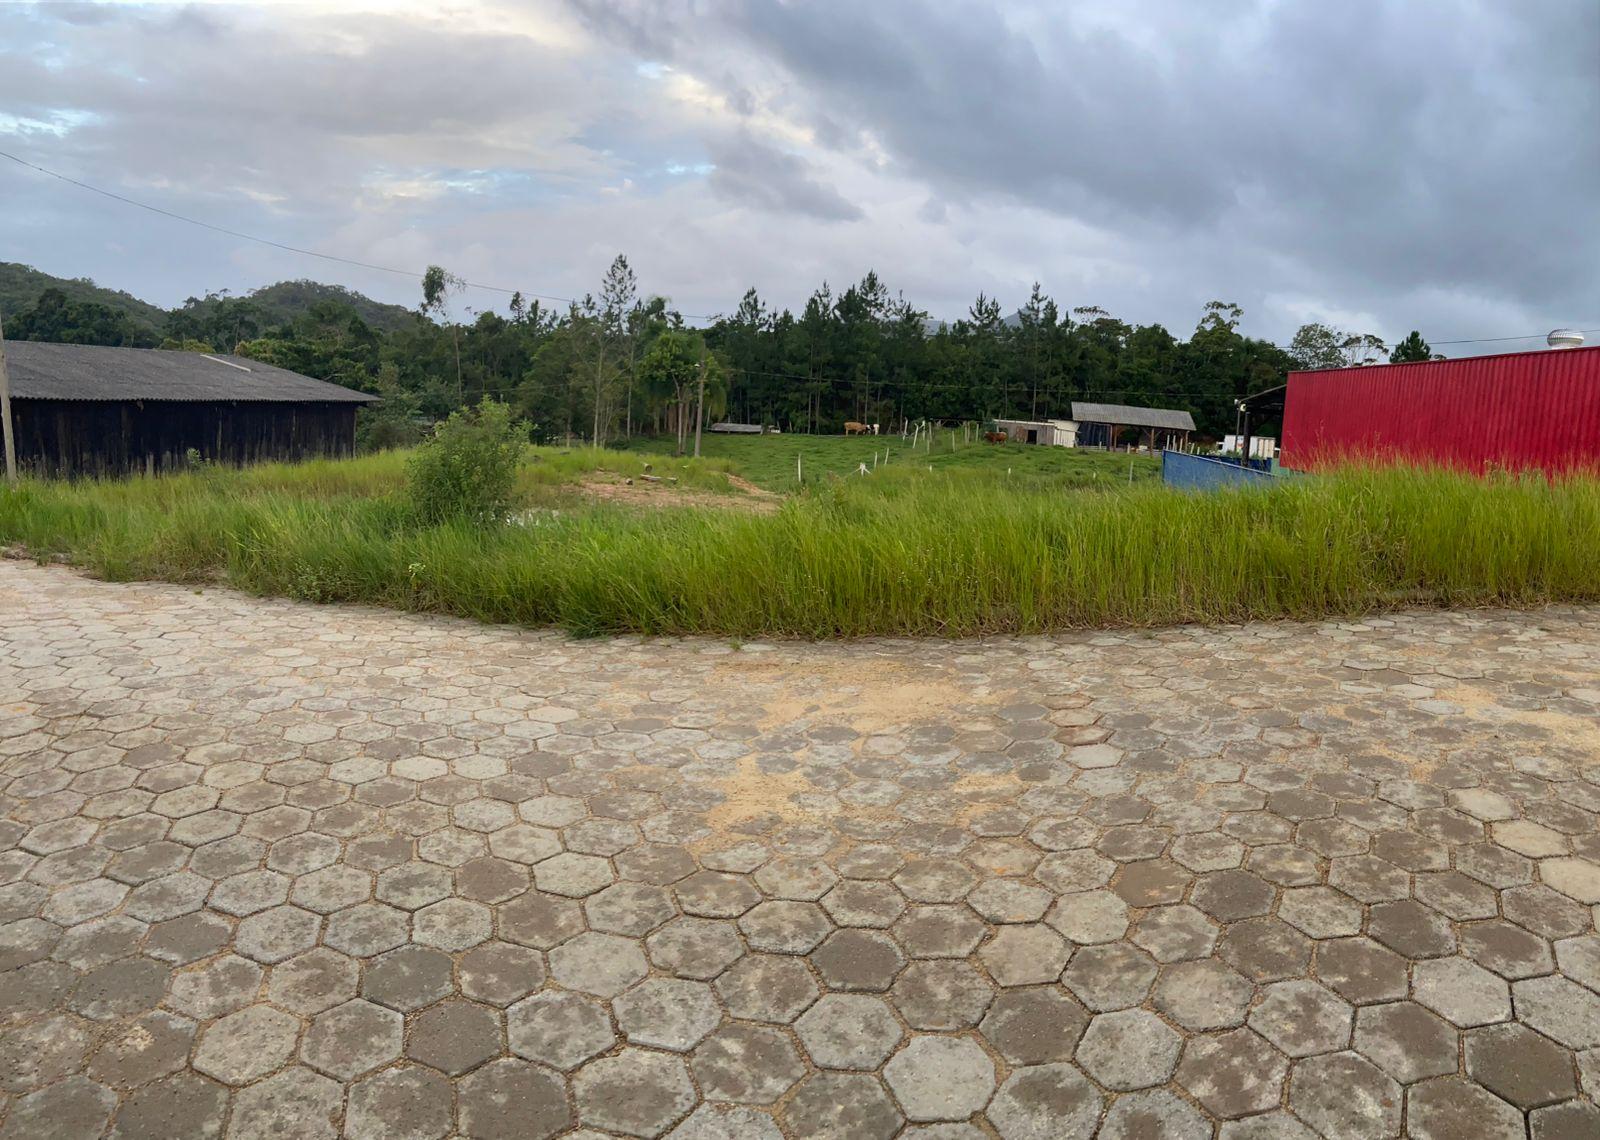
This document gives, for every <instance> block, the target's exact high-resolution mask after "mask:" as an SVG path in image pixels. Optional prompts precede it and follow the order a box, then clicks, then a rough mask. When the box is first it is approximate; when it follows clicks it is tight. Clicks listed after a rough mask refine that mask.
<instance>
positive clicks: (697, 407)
mask: <svg viewBox="0 0 1600 1140" xmlns="http://www.w3.org/2000/svg"><path fill="white" fill-rule="evenodd" d="M705 413H706V342H705V338H703V337H702V338H701V340H700V395H699V396H697V397H696V398H695V402H694V457H695V458H696V459H699V458H700V424H701V423H702V422H703V421H704V420H705V418H706V414H705Z"/></svg>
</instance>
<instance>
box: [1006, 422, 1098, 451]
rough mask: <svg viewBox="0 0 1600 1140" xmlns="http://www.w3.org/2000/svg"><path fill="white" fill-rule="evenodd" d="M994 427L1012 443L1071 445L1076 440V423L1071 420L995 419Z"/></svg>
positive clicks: (1050, 445) (1052, 445)
mask: <svg viewBox="0 0 1600 1140" xmlns="http://www.w3.org/2000/svg"><path fill="white" fill-rule="evenodd" d="M995 428H996V430H998V431H1003V432H1005V433H1006V438H1007V439H1008V440H1009V441H1011V442H1013V443H1034V444H1041V445H1043V446H1047V447H1072V446H1074V445H1075V444H1076V443H1077V440H1078V425H1077V424H1075V423H1073V422H1072V421H1071V420H995Z"/></svg>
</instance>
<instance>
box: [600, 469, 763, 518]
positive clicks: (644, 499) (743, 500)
mask: <svg viewBox="0 0 1600 1140" xmlns="http://www.w3.org/2000/svg"><path fill="white" fill-rule="evenodd" d="M728 481H729V483H730V484H731V485H732V486H733V487H734V488H735V490H736V491H737V492H738V493H737V494H731V495H719V494H717V493H716V492H714V491H702V490H697V489H693V488H688V487H679V486H676V485H674V484H672V483H665V482H663V483H648V482H645V481H643V480H639V479H634V480H632V481H631V482H630V481H628V480H627V479H625V478H624V477H622V476H619V475H604V474H600V475H594V476H591V477H589V478H587V479H581V480H579V481H578V482H577V484H576V490H577V492H578V494H579V495H581V496H582V497H583V498H586V499H593V500H598V501H600V502H603V503H620V504H622V505H624V506H630V507H651V508H656V509H666V508H673V507H710V508H712V509H714V510H735V511H755V512H757V513H760V514H770V513H771V512H773V511H776V510H777V509H778V507H779V505H780V504H781V503H782V502H783V498H782V496H780V495H775V494H773V493H772V492H770V491H763V490H762V489H761V488H760V487H757V486H756V485H755V484H753V483H750V482H747V481H746V480H744V479H738V478H736V477H733V476H730V477H729V480H728Z"/></svg>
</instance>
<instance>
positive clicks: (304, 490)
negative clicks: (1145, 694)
mask: <svg viewBox="0 0 1600 1140" xmlns="http://www.w3.org/2000/svg"><path fill="white" fill-rule="evenodd" d="M823 442H824V441H819V440H814V439H807V438H804V437H794V436H784V437H767V438H760V437H757V438H754V439H718V440H717V441H716V444H715V446H714V447H712V448H708V449H707V450H708V451H710V452H711V454H710V455H708V456H707V457H706V458H703V459H700V460H692V459H682V458H671V457H669V456H666V455H663V454H661V453H659V452H650V451H645V450H642V449H640V450H634V451H629V452H614V451H604V450H594V449H571V450H566V451H560V450H555V449H549V448H529V449H527V450H526V451H525V452H524V453H523V455H522V458H521V461H520V462H519V463H518V465H517V468H516V500H517V506H516V509H515V510H514V511H513V512H512V514H511V517H510V518H509V519H508V520H507V521H505V522H503V523H500V524H497V525H478V524H470V523H468V522H466V521H463V520H459V519H457V520H452V521H446V522H441V523H429V522H426V521H424V519H423V518H422V517H421V516H420V515H419V513H418V511H417V509H416V507H415V505H414V503H413V502H412V501H411V500H410V499H409V498H408V493H407V484H406V458H407V457H406V456H405V455H404V454H400V453H384V454H378V455H370V456H363V457H360V458H356V459H348V460H321V461H316V462H310V463H304V464H299V465H283V464H267V465H262V466H259V467H254V468H248V469H244V470H234V469H228V468H214V467H201V468H197V469H194V470H191V471H187V472H183V473H179V474H171V475H158V476H154V477H143V476H140V477H135V478H131V479H125V480H120V481H97V480H81V481H78V482H70V483H68V482H43V481H37V480H24V481H23V482H22V484H21V486H20V487H18V488H16V489H10V488H4V489H0V546H8V547H10V549H11V551H12V553H14V554H17V555H21V556H31V557H35V558H38V559H41V560H48V559H60V560H63V561H68V562H71V563H73V564H75V565H78V566H81V567H83V568H85V569H87V570H88V571H90V572H91V573H95V574H98V575H101V576H103V577H106V578H112V579H121V580H129V579H140V578H159V579H166V580H171V581H180V582H193V583H196V584H198V585H201V586H204V585H206V584H209V583H224V584H228V585H232V586H235V587H238V588H241V589H245V590H250V591H255V592H258V593H262V594H276V595H283V596H288V597H294V598H303V599H307V600H313V601H323V602H340V601H349V602H366V603H372V604H377V605H386V606H392V607H395V608H399V609H412V610H424V611H436V612H444V613H453V614H458V615H462V616H466V617H472V618H477V619H480V620H484V621H494V622H514V623H521V624H525V625H531V626H541V625H558V626H562V627H564V628H567V629H569V630H572V631H574V632H577V633H582V634H609V633H641V634H713V635H719V636H726V637H731V638H752V637H772V636H795V637H838V636H868V635H934V636H957V635H983V634H1000V633H1042V632H1048V631H1050V630H1060V629H1068V628H1083V627H1109V626H1156V625H1164V624H1175V623H1184V622H1237V621H1246V620H1251V619H1259V618H1307V619H1315V618H1322V617H1328V616H1340V617H1350V616H1356V615H1360V614H1363V613H1369V612H1373V611H1382V610H1386V609H1393V608H1397V607H1404V606H1416V605H1447V606H1464V605H1470V606H1479V605H1513V606H1537V605H1543V604H1548V603H1552V602H1594V601H1600V561H1597V560H1596V559H1595V558H1594V551H1595V550H1596V549H1600V478H1597V477H1596V476H1595V475H1593V474H1584V475H1574V476H1571V477H1567V478H1558V479H1546V478H1544V477H1542V476H1527V477H1512V476H1500V477H1495V478H1477V477H1473V476H1469V475H1463V474H1459V473H1452V472H1446V471H1430V470H1421V469H1402V468H1392V469H1355V468H1352V469H1348V470H1344V471H1340V472H1334V473H1331V474H1328V475H1326V476H1319V477H1317V478H1306V479H1297V480H1292V481H1287V482H1285V483H1283V484H1281V485H1276V486H1271V487H1262V488H1239V489H1231V490H1224V491H1218V492H1214V493H1203V494H1202V493H1190V492H1182V491H1174V490H1171V489H1169V488H1167V487H1164V486H1162V485H1161V484H1160V483H1159V482H1155V481H1153V480H1152V478H1151V477H1150V475H1151V468H1152V467H1153V461H1152V460H1150V459H1149V458H1147V457H1146V458H1140V457H1133V460H1132V462H1133V471H1134V476H1135V479H1134V482H1133V483H1132V484H1131V485H1130V483H1129V482H1128V479H1127V470H1128V468H1127V466H1126V465H1127V464H1128V463H1129V462H1130V459H1129V457H1128V456H1127V455H1125V454H1119V455H1105V454H1103V453H1099V454H1096V453H1088V452H1083V453H1073V452H1069V451H1064V450H1058V449H1049V448H1029V447H1021V446H1007V447H998V446H996V447H987V448H985V447H984V445H973V446H972V447H971V448H969V449H966V450H965V451H963V450H962V449H959V448H958V449H957V451H956V452H954V453H953V454H951V455H949V456H948V457H946V458H945V459H943V460H942V461H940V460H938V459H935V458H933V457H929V456H926V455H925V456H923V457H922V459H921V461H920V462H911V461H910V460H909V457H906V456H901V457H899V460H898V461H897V460H896V458H894V457H891V459H890V461H889V464H888V465H887V466H883V465H882V464H881V463H880V467H879V469H878V471H877V472H876V473H875V474H873V475H872V476H870V477H868V478H862V477H860V476H859V475H856V476H849V475H844V476H838V475H824V476H822V477H821V478H818V479H816V480H815V481H812V480H811V479H808V481H807V485H806V486H805V487H804V488H803V489H800V490H798V491H795V492H793V493H790V494H786V495H778V494H774V493H773V492H772V491H770V490H763V489H762V488H761V486H760V484H761V483H762V482H763V481H766V482H767V483H768V484H769V485H771V486H781V485H782V480H781V478H780V477H779V475H778V472H779V471H780V469H781V468H782V466H783V464H784V461H783V455H784V452H785V451H787V452H788V459H789V461H792V459H793V454H794V451H795V450H798V449H801V448H805V447H807V446H816V447H818V450H819V451H820V450H822V447H821V444H822V443H823ZM872 442H873V441H871V440H870V439H852V440H848V441H844V440H830V441H826V443H827V444H828V445H829V446H830V447H831V448H832V450H831V452H830V454H831V456H832V460H831V461H832V462H835V463H840V464H844V463H847V462H849V461H850V460H851V458H852V457H853V456H859V455H860V454H861V453H862V450H864V451H865V452H866V453H867V454H868V455H869V456H870V451H871V446H872ZM889 442H890V443H891V446H892V442H893V441H889ZM877 443H878V446H879V447H880V448H882V447H883V446H884V443H885V441H884V440H883V439H882V437H880V438H879V439H878V441H877ZM850 449H862V450H850ZM991 456H992V457H994V458H993V459H991V458H990V457H991ZM1001 460H1004V461H1006V463H1001V462H1000V461H1001ZM854 461H855V462H857V463H859V462H861V460H860V459H859V458H856V459H855V460H854ZM763 463H765V464H766V466H763V465H762V464H763ZM930 463H931V465H932V466H933V468H934V470H933V471H932V472H930V471H929V470H928V467H929V466H930ZM1029 463H1033V464H1037V465H1038V466H1037V467H1036V468H1033V469H1031V470H1030V471H1029V472H1028V473H1027V474H1026V475H1019V474H1018V472H1019V471H1020V470H1022V467H1023V465H1024V464H1029ZM647 464H648V465H649V467H648V468H647V467H646V465H647ZM1141 464H1142V465H1143V471H1142V472H1141ZM1007 465H1009V466H1010V467H1011V471H1012V473H1011V474H1010V475H1007V474H1006V466H1007ZM1052 467H1055V469H1054V470H1052V469H1051V468H1052ZM646 475H651V476H653V477H655V478H659V479H661V480H662V482H660V483H652V482H649V481H648V480H646V479H645V478H644V477H645V476H646ZM1102 476H1103V477H1102ZM1141 476H1142V477H1141ZM629 479H632V480H633V481H634V482H633V483H632V485H631V486H630V485H629V484H628V483H627V480H629ZM746 479H748V480H749V482H746ZM671 480H676V482H672V481H671ZM624 489H626V490H627V491H628V492H629V496H628V497H624V496H622V495H621V492H622V491H623V490H624ZM602 490H603V491H604V493H600V492H601V491H602ZM635 492H636V493H635ZM730 505H733V506H744V507H749V508H753V509H728V507H729V506H730ZM641 508H646V509H641Z"/></svg>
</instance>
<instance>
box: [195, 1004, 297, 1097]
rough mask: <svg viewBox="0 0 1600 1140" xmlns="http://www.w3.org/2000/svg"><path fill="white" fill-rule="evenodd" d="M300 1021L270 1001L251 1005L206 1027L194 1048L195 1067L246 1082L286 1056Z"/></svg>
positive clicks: (221, 1078)
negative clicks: (272, 1004) (275, 1006)
mask: <svg viewBox="0 0 1600 1140" xmlns="http://www.w3.org/2000/svg"><path fill="white" fill-rule="evenodd" d="M299 1036H300V1023H299V1022H298V1021H296V1020H295V1019H294V1018H293V1017H290V1016H289V1015H288V1014H287V1013H284V1012H283V1011H281V1010H276V1009H273V1008H272V1007H271V1006H269V1005H252V1006H247V1007H245V1008H244V1009H241V1010H238V1011H237V1012H235V1013H230V1014H228V1015H227V1016H226V1017H223V1018H221V1019H219V1020H217V1021H215V1022H213V1023H212V1024H211V1025H209V1026H208V1027H206V1029H205V1030H204V1032H203V1033H202V1034H201V1036H200V1042H199V1045H198V1046H197V1047H196V1048H195V1051H194V1067H195V1069H196V1071H198V1072H201V1073H204V1074H205V1075H206V1076H208V1077H214V1078H216V1079H217V1080H219V1081H221V1082H222V1083H223V1084H228V1085H245V1084H249V1083H250V1082H251V1081H253V1080H255V1079H256V1078H257V1077H263V1076H266V1075H267V1074H268V1073H270V1072H272V1071H273V1070H274V1069H276V1068H278V1067H279V1066H280V1065H282V1064H283V1063H284V1062H285V1061H287V1060H288V1059H289V1055H290V1054H291V1053H293V1052H294V1047H295V1042H296V1040H297V1039H298V1038H299Z"/></svg>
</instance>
